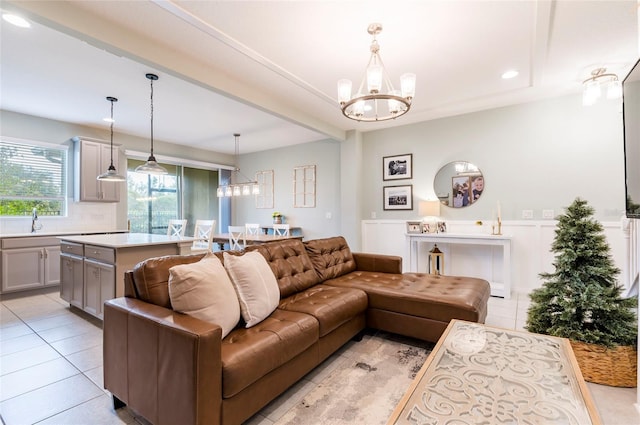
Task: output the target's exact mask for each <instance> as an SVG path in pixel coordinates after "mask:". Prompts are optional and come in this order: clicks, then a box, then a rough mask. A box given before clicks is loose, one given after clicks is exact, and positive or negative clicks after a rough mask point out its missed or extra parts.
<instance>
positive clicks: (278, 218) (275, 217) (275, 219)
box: [271, 211, 284, 224]
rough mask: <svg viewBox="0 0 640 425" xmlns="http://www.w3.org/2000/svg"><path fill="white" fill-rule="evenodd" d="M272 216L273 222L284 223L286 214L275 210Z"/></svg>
mask: <svg viewBox="0 0 640 425" xmlns="http://www.w3.org/2000/svg"><path fill="white" fill-rule="evenodd" d="M271 217H273V224H282V220H284V216H283V215H282V214H281V213H279V212H278V211H274V212H273V214H271Z"/></svg>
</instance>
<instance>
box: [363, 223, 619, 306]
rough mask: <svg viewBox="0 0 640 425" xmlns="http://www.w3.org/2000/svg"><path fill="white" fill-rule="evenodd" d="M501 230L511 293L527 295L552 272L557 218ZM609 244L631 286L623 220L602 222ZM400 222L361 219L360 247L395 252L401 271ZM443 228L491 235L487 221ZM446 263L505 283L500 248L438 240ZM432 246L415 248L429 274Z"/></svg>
mask: <svg viewBox="0 0 640 425" xmlns="http://www.w3.org/2000/svg"><path fill="white" fill-rule="evenodd" d="M503 224H504V225H503V228H502V233H503V234H504V235H508V236H511V237H512V239H511V282H512V283H511V293H512V295H513V294H516V293H522V294H527V293H529V292H531V290H532V289H534V288H538V287H540V286H541V285H542V280H541V279H540V277H539V274H540V273H542V272H553V261H554V258H555V257H554V255H555V254H554V253H552V252H551V243H552V242H553V239H554V237H555V229H556V224H557V222H556V221H555V220H527V221H524V220H513V221H511V220H508V221H505V222H504V223H503ZM601 224H602V226H603V228H604V234H605V237H606V238H607V243H608V244H609V248H610V254H611V258H612V259H613V260H614V262H615V263H616V266H617V267H618V268H620V269H621V270H622V273H621V274H620V276H619V282H620V283H621V284H622V285H623V286H624V287H625V288H628V287H629V286H630V283H631V282H629V280H628V273H625V272H626V270H627V269H628V267H629V263H628V260H627V242H628V238H629V234H628V231H626V230H625V229H624V226H623V223H622V222H602V223H601ZM405 230H406V221H404V220H363V221H362V241H363V242H362V250H363V251H365V252H372V253H379V254H388V255H398V256H401V257H402V258H403V269H404V271H405V272H407V271H409V252H408V251H407V243H406V238H405V234H404V233H405ZM447 232H449V233H457V234H473V233H484V234H489V233H491V228H490V227H489V226H488V225H486V224H485V225H484V226H476V225H475V221H468V220H455V221H450V222H449V223H448V226H447ZM438 247H439V248H440V249H441V250H442V251H443V252H444V253H445V262H447V263H448V264H449V265H450V274H452V275H458V276H474V277H479V278H482V279H486V280H488V281H498V282H503V281H504V280H503V276H501V273H502V251H501V249H496V248H492V247H489V246H482V245H464V246H461V245H458V246H454V245H449V244H442V243H438ZM431 248H432V244H430V243H423V244H421V247H420V250H419V258H418V271H419V272H422V273H425V272H427V264H428V251H429V250H430V249H431Z"/></svg>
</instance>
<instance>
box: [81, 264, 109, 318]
mask: <svg viewBox="0 0 640 425" xmlns="http://www.w3.org/2000/svg"><path fill="white" fill-rule="evenodd" d="M115 282H116V273H115V265H113V264H106V263H101V262H99V261H95V260H89V259H86V258H85V260H84V310H85V311H86V312H87V313H89V314H92V315H94V316H96V317H99V318H100V319H102V318H103V312H102V305H103V304H104V302H105V301H106V300H109V299H111V298H115V295H116V283H115Z"/></svg>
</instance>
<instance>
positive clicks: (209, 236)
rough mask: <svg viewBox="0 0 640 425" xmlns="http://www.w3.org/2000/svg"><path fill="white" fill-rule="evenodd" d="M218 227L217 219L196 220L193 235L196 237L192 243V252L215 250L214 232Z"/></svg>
mask: <svg viewBox="0 0 640 425" xmlns="http://www.w3.org/2000/svg"><path fill="white" fill-rule="evenodd" d="M215 227H216V221H215V220H196V225H195V228H194V229H193V237H194V238H196V240H195V241H193V244H192V245H191V253H193V254H197V253H201V252H210V251H213V233H214V230H215Z"/></svg>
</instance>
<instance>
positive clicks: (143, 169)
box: [135, 74, 169, 174]
mask: <svg viewBox="0 0 640 425" xmlns="http://www.w3.org/2000/svg"><path fill="white" fill-rule="evenodd" d="M146 77H147V78H148V79H149V80H150V81H151V152H150V154H149V159H147V162H145V163H144V164H142V165H138V166H137V167H136V170H135V171H136V173H144V174H168V173H169V172H168V171H167V170H166V168H164V167H162V166H161V165H159V164H158V161H156V157H155V156H153V82H154V81H156V80H157V79H158V76H157V75H156V74H147V75H146Z"/></svg>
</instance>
